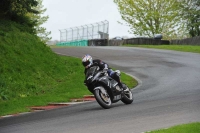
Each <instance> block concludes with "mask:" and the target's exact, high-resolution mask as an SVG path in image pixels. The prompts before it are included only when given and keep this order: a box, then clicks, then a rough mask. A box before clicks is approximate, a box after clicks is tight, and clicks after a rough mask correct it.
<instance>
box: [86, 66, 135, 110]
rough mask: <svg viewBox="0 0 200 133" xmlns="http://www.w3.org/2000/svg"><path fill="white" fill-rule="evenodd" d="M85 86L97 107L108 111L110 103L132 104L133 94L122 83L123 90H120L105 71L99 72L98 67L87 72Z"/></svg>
mask: <svg viewBox="0 0 200 133" xmlns="http://www.w3.org/2000/svg"><path fill="white" fill-rule="evenodd" d="M86 85H87V87H88V90H89V91H90V92H92V93H93V94H94V96H95V99H96V101H97V102H98V103H99V105H100V106H101V107H103V108H105V109H109V108H110V107H111V105H112V103H116V102H118V101H119V100H121V101H122V102H123V103H125V104H131V103H132V102H133V94H132V92H131V90H130V89H129V88H128V86H127V85H126V84H124V83H122V86H123V88H120V87H119V85H118V82H117V81H115V80H114V79H113V78H111V77H110V76H108V74H107V72H106V71H99V67H98V66H93V67H90V68H89V69H88V70H87V72H86Z"/></svg>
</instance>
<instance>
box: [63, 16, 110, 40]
mask: <svg viewBox="0 0 200 133" xmlns="http://www.w3.org/2000/svg"><path fill="white" fill-rule="evenodd" d="M59 31H60V42H69V41H78V40H89V39H108V38H109V33H108V32H109V22H108V21H107V20H105V21H101V22H97V23H93V24H87V25H82V26H78V27H71V28H67V29H62V30H59Z"/></svg>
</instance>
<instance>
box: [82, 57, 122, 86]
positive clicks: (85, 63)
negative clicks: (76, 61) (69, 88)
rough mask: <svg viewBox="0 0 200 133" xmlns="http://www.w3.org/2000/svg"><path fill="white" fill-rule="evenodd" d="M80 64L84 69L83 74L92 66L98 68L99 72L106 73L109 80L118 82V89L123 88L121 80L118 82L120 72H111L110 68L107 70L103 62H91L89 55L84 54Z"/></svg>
mask: <svg viewBox="0 0 200 133" xmlns="http://www.w3.org/2000/svg"><path fill="white" fill-rule="evenodd" d="M82 64H83V66H84V67H85V71H84V73H85V74H86V72H87V69H88V68H90V67H92V66H99V68H100V70H101V71H106V72H107V73H108V75H109V76H110V77H111V78H113V79H114V80H116V81H117V82H118V85H119V86H120V88H123V87H122V83H121V80H120V71H119V70H116V71H113V70H112V69H111V68H109V65H108V64H107V63H105V62H103V61H102V60H100V59H94V60H93V59H92V56H90V55H89V54H86V55H84V56H83V57H82ZM84 83H85V81H84ZM85 84H86V83H85Z"/></svg>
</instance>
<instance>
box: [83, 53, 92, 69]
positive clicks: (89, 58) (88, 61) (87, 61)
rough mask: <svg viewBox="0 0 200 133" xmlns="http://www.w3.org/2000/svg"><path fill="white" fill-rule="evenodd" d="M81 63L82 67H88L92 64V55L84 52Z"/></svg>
mask: <svg viewBox="0 0 200 133" xmlns="http://www.w3.org/2000/svg"><path fill="white" fill-rule="evenodd" d="M82 64H83V66H84V67H86V68H87V67H89V66H91V65H92V64H93V60H92V56H90V55H89V54H86V55H85V56H83V57H82Z"/></svg>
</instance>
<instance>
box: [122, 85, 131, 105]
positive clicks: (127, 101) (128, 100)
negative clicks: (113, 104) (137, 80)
mask: <svg viewBox="0 0 200 133" xmlns="http://www.w3.org/2000/svg"><path fill="white" fill-rule="evenodd" d="M124 87H125V90H124V94H123V95H124V96H123V98H122V99H121V101H122V102H123V103H125V104H131V103H132V102H133V94H132V92H131V90H130V89H129V88H128V86H127V85H125V84H123V88H124Z"/></svg>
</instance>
